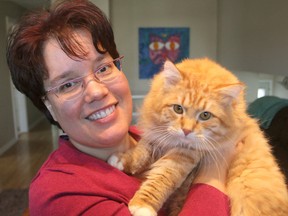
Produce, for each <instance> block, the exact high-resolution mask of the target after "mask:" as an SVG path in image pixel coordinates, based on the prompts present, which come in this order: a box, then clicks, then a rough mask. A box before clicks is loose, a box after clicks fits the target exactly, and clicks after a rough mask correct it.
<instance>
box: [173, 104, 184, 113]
mask: <svg viewBox="0 0 288 216" xmlns="http://www.w3.org/2000/svg"><path fill="white" fill-rule="evenodd" d="M173 110H174V111H175V112H176V113H177V114H183V112H184V110H183V107H182V106H180V105H178V104H174V105H173Z"/></svg>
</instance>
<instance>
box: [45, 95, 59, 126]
mask: <svg viewBox="0 0 288 216" xmlns="http://www.w3.org/2000/svg"><path fill="white" fill-rule="evenodd" d="M43 102H44V104H45V106H46V108H47V109H48V110H49V112H50V114H51V116H52V117H53V119H54V121H57V118H56V116H55V113H54V111H53V108H52V105H51V103H50V101H49V100H47V99H45V100H43Z"/></svg>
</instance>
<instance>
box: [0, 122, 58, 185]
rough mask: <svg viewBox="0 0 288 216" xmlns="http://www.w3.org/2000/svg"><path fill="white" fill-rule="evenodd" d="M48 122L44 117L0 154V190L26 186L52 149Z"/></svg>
mask: <svg viewBox="0 0 288 216" xmlns="http://www.w3.org/2000/svg"><path fill="white" fill-rule="evenodd" d="M52 139H53V138H52V132H51V125H50V123H49V122H48V121H47V120H46V119H44V120H43V121H41V122H40V123H39V124H38V125H37V126H36V127H35V128H34V129H32V130H31V131H30V132H29V133H23V134H21V135H20V137H19V140H18V142H17V143H16V144H15V145H14V146H13V147H12V148H10V149H9V150H8V151H6V152H5V153H4V154H3V155H1V156H0V191H2V190H5V189H24V188H28V187H29V184H30V181H31V180H32V178H33V177H34V176H35V174H36V173H37V171H38V169H39V168H40V166H41V165H42V164H43V163H44V161H45V160H46V158H47V157H48V155H49V154H50V153H51V152H52V151H53V140H52Z"/></svg>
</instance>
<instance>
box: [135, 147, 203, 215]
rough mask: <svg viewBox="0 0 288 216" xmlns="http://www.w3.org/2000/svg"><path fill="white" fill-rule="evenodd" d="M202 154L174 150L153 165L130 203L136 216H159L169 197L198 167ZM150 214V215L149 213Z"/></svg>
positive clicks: (186, 150)
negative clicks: (158, 213)
mask: <svg viewBox="0 0 288 216" xmlns="http://www.w3.org/2000/svg"><path fill="white" fill-rule="evenodd" d="M199 160H200V154H197V152H195V151H193V150H189V149H179V148H178V149H172V150H170V151H169V152H168V153H167V154H165V155H164V156H163V157H162V158H160V159H159V160H157V161H156V162H155V163H153V164H152V166H151V168H150V170H149V171H148V172H147V175H146V177H147V179H146V180H145V181H144V182H143V183H142V185H141V187H140V189H139V190H138V191H137V192H136V193H135V195H134V197H133V198H132V199H131V201H130V202H129V209H130V211H131V213H132V214H133V215H134V216H140V215H149V216H154V215H157V212H158V211H159V210H160V208H161V207H162V205H163V204H164V203H165V202H166V200H167V199H168V198H169V196H170V195H171V194H172V193H173V192H174V191H175V190H176V189H177V188H179V187H180V186H181V185H182V183H183V181H184V180H185V179H186V177H187V176H188V174H189V173H190V172H191V171H192V170H193V169H194V168H195V167H196V166H197V164H198V162H199ZM147 212H149V213H147Z"/></svg>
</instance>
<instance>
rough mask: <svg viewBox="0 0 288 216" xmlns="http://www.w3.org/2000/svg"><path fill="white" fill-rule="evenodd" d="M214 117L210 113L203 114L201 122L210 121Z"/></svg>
mask: <svg viewBox="0 0 288 216" xmlns="http://www.w3.org/2000/svg"><path fill="white" fill-rule="evenodd" d="M211 117H212V114H211V113H210V112H207V111H205V112H202V113H201V114H200V116H199V118H200V120H202V121H207V120H208V119H210V118H211Z"/></svg>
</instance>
